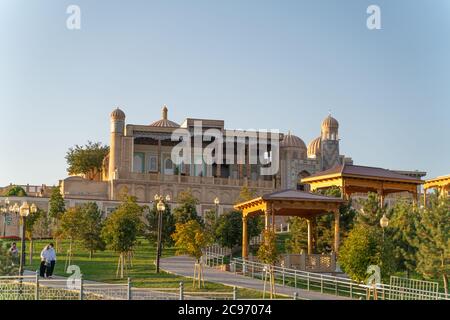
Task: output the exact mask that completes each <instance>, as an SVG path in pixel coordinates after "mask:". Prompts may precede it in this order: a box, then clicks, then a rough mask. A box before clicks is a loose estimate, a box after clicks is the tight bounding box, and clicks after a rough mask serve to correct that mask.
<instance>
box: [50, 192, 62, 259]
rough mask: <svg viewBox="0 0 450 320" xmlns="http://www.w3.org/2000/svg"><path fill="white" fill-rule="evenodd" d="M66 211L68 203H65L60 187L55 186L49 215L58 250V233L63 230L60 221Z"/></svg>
mask: <svg viewBox="0 0 450 320" xmlns="http://www.w3.org/2000/svg"><path fill="white" fill-rule="evenodd" d="M65 212H66V205H65V203H64V198H63V196H62V194H61V191H60V189H59V188H56V187H55V188H53V189H52V194H51V196H50V200H49V209H48V217H49V218H50V219H51V220H52V223H51V226H52V228H51V229H52V237H53V238H54V239H55V245H56V246H55V249H56V251H58V250H59V246H58V235H59V234H60V233H61V230H59V228H60V226H59V222H60V219H61V217H62V216H63V214H64V213H65Z"/></svg>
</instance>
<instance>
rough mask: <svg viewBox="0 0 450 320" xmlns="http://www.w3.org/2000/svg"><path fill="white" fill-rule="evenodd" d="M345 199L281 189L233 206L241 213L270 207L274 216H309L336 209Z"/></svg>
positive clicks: (250, 212)
mask: <svg viewBox="0 0 450 320" xmlns="http://www.w3.org/2000/svg"><path fill="white" fill-rule="evenodd" d="M344 202H345V200H343V199H341V198H336V197H329V196H324V195H320V194H314V193H311V192H304V191H298V190H292V189H288V190H282V191H277V192H273V193H268V194H265V195H263V196H261V197H257V198H254V199H252V200H249V201H245V202H241V203H238V204H236V205H235V206H234V208H235V209H236V210H240V211H242V212H243V215H244V216H246V215H248V214H262V213H264V211H266V210H268V209H270V210H273V211H274V214H275V215H276V216H304V217H306V216H311V215H320V214H325V213H328V212H332V211H336V210H338V209H339V206H340V205H341V204H342V203H344Z"/></svg>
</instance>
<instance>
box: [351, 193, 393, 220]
mask: <svg viewBox="0 0 450 320" xmlns="http://www.w3.org/2000/svg"><path fill="white" fill-rule="evenodd" d="M359 205H360V206H361V209H360V210H359V211H358V212H357V214H356V222H357V223H358V224H361V225H365V226H368V227H374V226H379V225H380V219H381V217H382V216H383V214H385V213H386V207H383V208H382V207H381V206H380V199H379V197H378V195H377V194H376V193H372V192H369V194H368V195H367V199H362V200H360V201H359Z"/></svg>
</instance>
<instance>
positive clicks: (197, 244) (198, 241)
mask: <svg viewBox="0 0 450 320" xmlns="http://www.w3.org/2000/svg"><path fill="white" fill-rule="evenodd" d="M172 238H173V240H174V241H175V246H176V247H177V249H178V250H177V254H187V255H190V256H191V257H193V258H195V264H194V286H195V283H196V282H197V283H198V287H200V286H201V284H202V282H203V265H202V263H201V257H202V255H203V252H202V249H203V248H204V247H206V246H207V245H209V244H210V243H211V239H210V238H209V236H208V234H207V233H206V232H205V230H204V228H203V226H202V225H201V224H200V223H199V222H198V221H197V220H189V221H188V222H186V223H177V224H176V227H175V232H174V233H173V234H172ZM196 280H197V281H196Z"/></svg>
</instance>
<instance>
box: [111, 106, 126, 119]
mask: <svg viewBox="0 0 450 320" xmlns="http://www.w3.org/2000/svg"><path fill="white" fill-rule="evenodd" d="M111 118H112V119H115V120H125V112H123V111H122V110H120V109H119V108H116V109H114V110H113V112H111Z"/></svg>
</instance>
